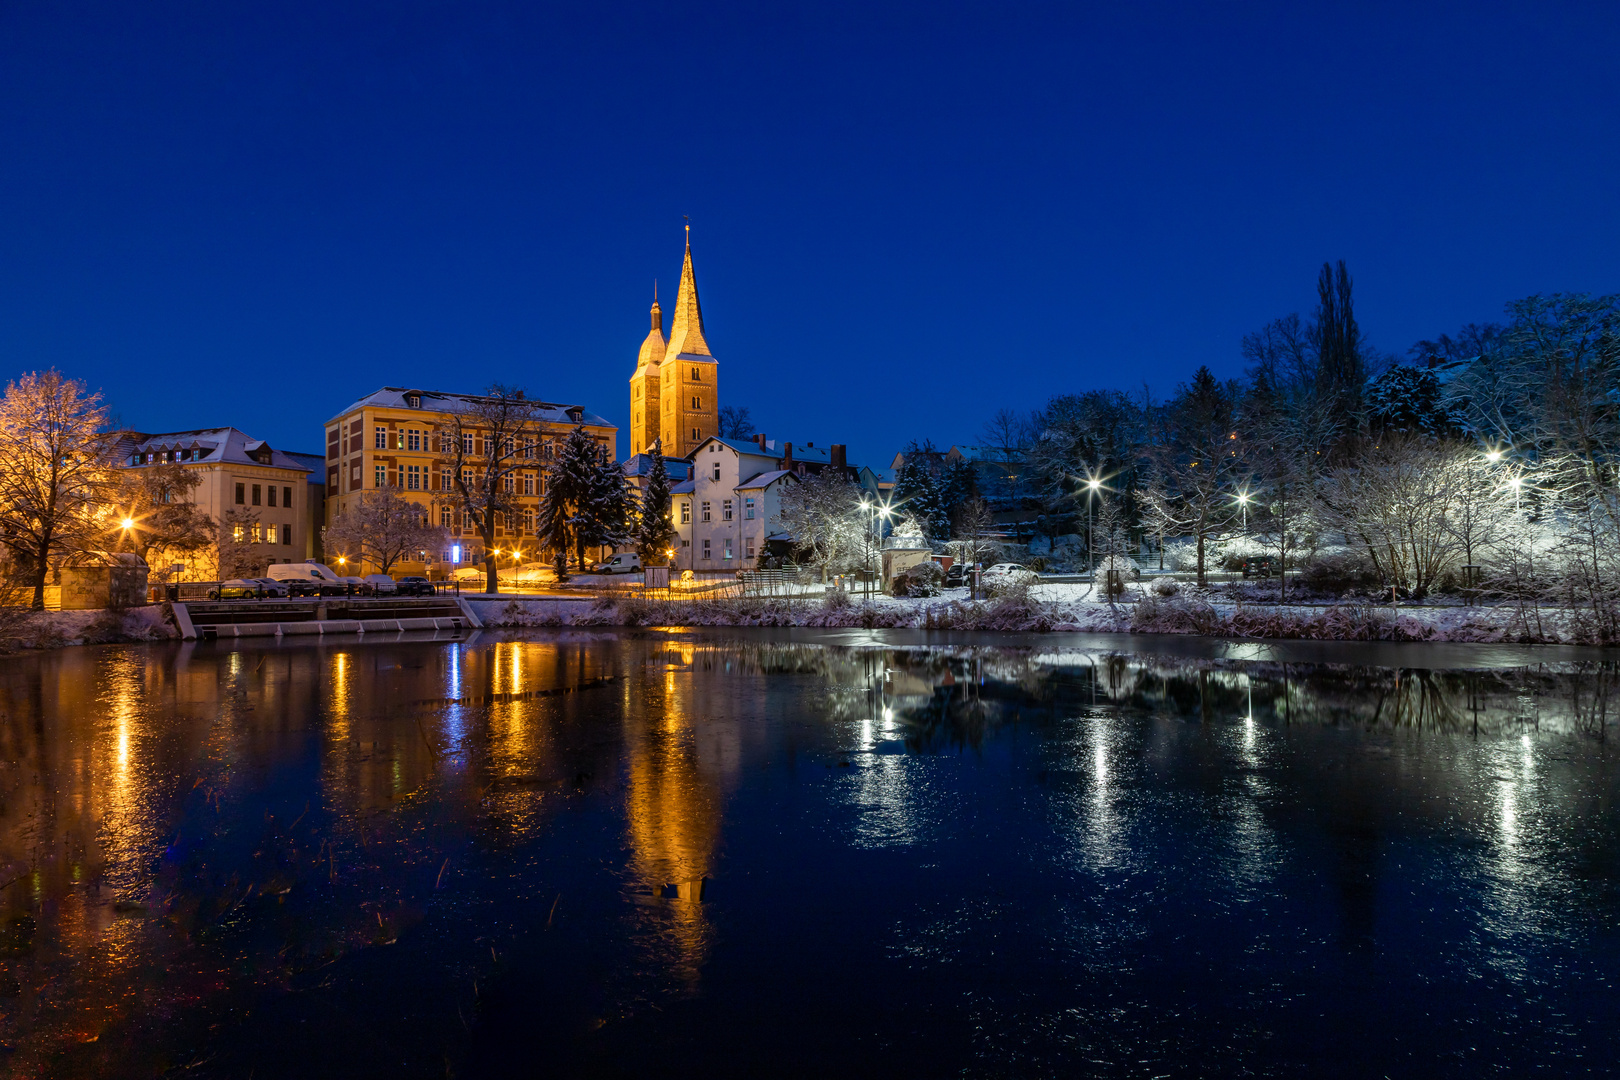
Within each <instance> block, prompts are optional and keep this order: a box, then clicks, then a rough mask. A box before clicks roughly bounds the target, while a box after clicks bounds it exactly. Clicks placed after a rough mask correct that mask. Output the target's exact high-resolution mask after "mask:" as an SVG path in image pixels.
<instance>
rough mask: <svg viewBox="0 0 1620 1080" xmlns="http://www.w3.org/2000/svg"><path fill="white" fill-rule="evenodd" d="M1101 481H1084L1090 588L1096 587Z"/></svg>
mask: <svg viewBox="0 0 1620 1080" xmlns="http://www.w3.org/2000/svg"><path fill="white" fill-rule="evenodd" d="M1100 490H1102V481H1101V480H1097V479H1095V478H1094V479H1091V480H1087V481H1086V519H1087V520H1086V561H1087V562H1089V563H1090V564H1091V586H1092V588H1093V589H1095V588H1096V587H1097V492H1098V491H1100Z"/></svg>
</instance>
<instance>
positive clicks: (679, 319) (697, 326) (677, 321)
mask: <svg viewBox="0 0 1620 1080" xmlns="http://www.w3.org/2000/svg"><path fill="white" fill-rule="evenodd" d="M682 353H689V354H691V355H693V356H711V355H713V354H712V353H710V352H709V343H708V342H707V341H705V340H704V338H703V305H702V304H700V303H698V291H697V276H696V275H695V274H693V273H692V226H691V224H690V223H688V224H687V226H686V260H685V261H684V262H683V263H682V264H681V287H680V291H679V292H677V293H676V295H675V312H674V315H673V317H672V318H671V320H670V324H669V347H668V349H667V350H666V351H665V355H666V356H679V355H681V354H682Z"/></svg>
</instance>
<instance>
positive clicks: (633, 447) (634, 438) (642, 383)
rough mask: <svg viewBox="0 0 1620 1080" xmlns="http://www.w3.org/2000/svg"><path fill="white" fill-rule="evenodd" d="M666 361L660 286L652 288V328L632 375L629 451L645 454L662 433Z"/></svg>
mask: <svg viewBox="0 0 1620 1080" xmlns="http://www.w3.org/2000/svg"><path fill="white" fill-rule="evenodd" d="M663 362H664V312H663V310H662V309H661V308H659V306H658V289H657V287H656V286H655V287H654V288H653V306H652V329H651V330H649V331H648V332H647V340H645V341H643V342H642V343H641V355H640V356H638V357H636V373H635V374H634V375H632V376H630V453H631V454H645V453H646V452H647V451H649V450H651V449H652V445H653V443H655V442H657V441H658V439H659V436H660V434H661V432H660V431H659V429H658V425H659V423H660V422H661V415H662V414H660V412H659V411H658V368H659V365H661V364H662V363H663Z"/></svg>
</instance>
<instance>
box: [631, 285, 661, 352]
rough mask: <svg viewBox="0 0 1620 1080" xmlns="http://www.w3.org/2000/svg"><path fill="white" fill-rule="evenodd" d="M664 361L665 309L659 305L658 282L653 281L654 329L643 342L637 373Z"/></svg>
mask: <svg viewBox="0 0 1620 1080" xmlns="http://www.w3.org/2000/svg"><path fill="white" fill-rule="evenodd" d="M663 362H664V309H663V308H661V307H659V306H658V282H656V281H655V282H653V306H652V329H651V330H649V331H647V337H646V339H645V340H644V341H642V343H641V355H639V356H638V357H636V374H638V375H639V374H641V371H642V369H643V368H645V367H646V366H647V365H649V364H651V365H653V366H654V367H656V366H658V365H659V364H662V363H663Z"/></svg>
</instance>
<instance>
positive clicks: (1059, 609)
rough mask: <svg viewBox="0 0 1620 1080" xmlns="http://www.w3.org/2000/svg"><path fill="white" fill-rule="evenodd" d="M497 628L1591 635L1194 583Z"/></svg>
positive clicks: (1552, 616) (548, 618)
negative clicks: (1235, 592) (1167, 590)
mask: <svg viewBox="0 0 1620 1080" xmlns="http://www.w3.org/2000/svg"><path fill="white" fill-rule="evenodd" d="M469 600H470V602H471V603H472V606H473V609H474V611H475V612H476V613H477V614H478V616H479V617H480V618H481V619H482V620H483V621H484V623H485V625H487V626H564V625H570V626H655V625H663V626H813V627H857V626H858V627H867V628H877V627H910V628H919V629H922V628H927V629H936V630H1033V631H1042V632H1045V631H1076V632H1079V631H1091V632H1117V633H1129V632H1137V633H1171V634H1206V635H1214V636H1221V637H1240V638H1304V639H1315V640H1346V641H1477V642H1568V643H1575V642H1587V643H1590V642H1591V640H1592V636H1591V634H1590V633H1588V632H1586V631H1585V630H1584V629H1583V623H1582V620H1581V619H1580V617H1579V613H1577V612H1572V611H1569V610H1567V609H1559V608H1545V607H1543V608H1540V609H1539V610H1535V609H1527V610H1521V609H1520V608H1518V607H1516V606H1512V605H1497V606H1478V607H1462V606H1446V605H1432V606H1409V605H1401V606H1399V607H1392V606H1391V605H1389V604H1373V603H1368V602H1344V603H1336V604H1323V603H1319V602H1318V603H1307V604H1288V605H1282V604H1276V603H1255V602H1248V601H1240V600H1238V599H1236V598H1233V599H1227V598H1223V596H1222V594H1220V593H1218V592H1215V593H1201V592H1199V591H1197V590H1191V589H1189V590H1183V591H1182V593H1181V594H1179V595H1177V596H1174V597H1170V598H1163V597H1157V596H1152V595H1146V596H1144V595H1142V594H1141V593H1140V591H1138V590H1136V589H1132V590H1131V591H1130V592H1129V593H1128V594H1127V596H1125V597H1123V598H1121V599H1120V600H1118V601H1116V602H1113V603H1110V602H1108V601H1107V600H1106V599H1104V598H1101V597H1098V596H1097V595H1096V594H1095V593H1093V592H1092V590H1091V589H1090V587H1089V586H1087V585H1084V584H1081V585H1069V584H1056V585H1038V586H1035V587H1033V588H1031V589H1030V590H1029V593H1028V595H1020V596H1006V597H1001V598H998V599H993V600H981V601H978V602H973V601H970V600H969V599H968V597H967V591H966V590H965V589H948V590H946V591H945V592H944V593H943V594H942V595H940V596H937V597H929V598H925V599H909V598H897V597H890V596H874V597H872V598H870V599H864V598H863V599H849V598H845V597H838V598H834V599H829V598H825V597H824V598H811V599H803V600H795V601H786V600H773V599H763V598H762V599H754V598H743V599H735V598H730V599H712V600H682V599H679V598H676V599H672V600H668V601H665V600H661V599H650V600H649V599H642V598H639V597H638V598H631V599H624V598H613V597H603V598H601V599H599V600H595V601H591V600H587V599H579V600H573V599H570V600H524V599H516V598H514V599H506V598H502V599H499V600H493V599H492V600H479V599H476V598H469Z"/></svg>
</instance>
